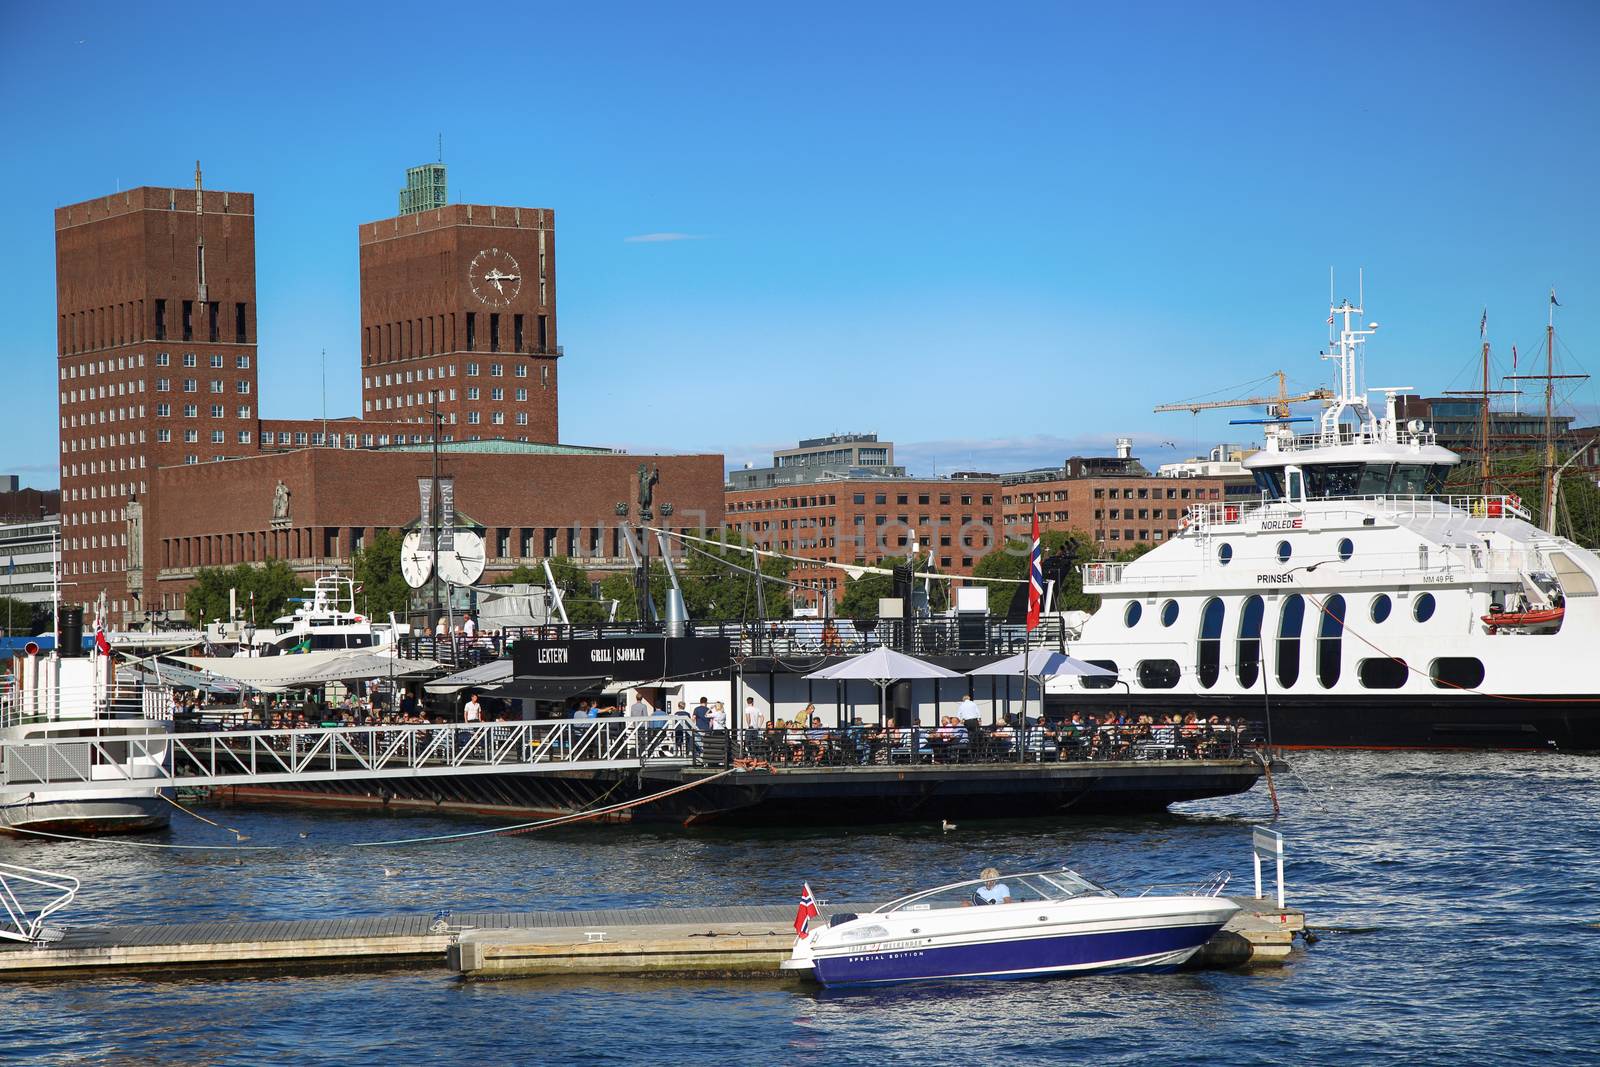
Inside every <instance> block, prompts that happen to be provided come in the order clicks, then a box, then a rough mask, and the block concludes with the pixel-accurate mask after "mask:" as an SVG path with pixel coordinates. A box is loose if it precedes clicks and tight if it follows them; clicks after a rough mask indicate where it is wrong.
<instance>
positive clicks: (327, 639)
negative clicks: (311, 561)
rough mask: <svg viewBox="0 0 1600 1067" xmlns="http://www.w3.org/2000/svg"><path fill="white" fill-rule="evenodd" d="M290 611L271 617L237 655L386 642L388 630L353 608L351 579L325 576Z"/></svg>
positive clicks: (372, 645)
mask: <svg viewBox="0 0 1600 1067" xmlns="http://www.w3.org/2000/svg"><path fill="white" fill-rule="evenodd" d="M305 593H306V596H304V597H302V598H301V599H300V603H299V606H298V607H296V608H295V609H294V611H293V612H292V613H291V614H288V615H284V616H282V617H280V618H277V619H274V620H273V622H272V630H271V632H270V633H269V632H263V631H257V632H256V633H255V634H254V635H253V638H248V639H246V640H244V641H242V642H241V644H240V646H239V654H241V655H246V656H277V655H284V654H289V653H294V652H327V651H330V650H333V649H346V648H370V649H378V648H380V647H383V646H385V645H387V644H388V643H389V640H388V638H389V635H390V633H391V631H390V629H389V628H387V627H384V626H374V625H373V623H372V620H371V619H369V618H368V617H367V616H366V615H364V614H362V613H361V612H359V611H357V610H356V588H355V582H354V581H352V580H351V579H349V578H346V577H343V576H341V575H325V576H323V577H321V578H318V579H317V580H316V583H315V584H314V585H313V586H312V588H310V589H307V590H305Z"/></svg>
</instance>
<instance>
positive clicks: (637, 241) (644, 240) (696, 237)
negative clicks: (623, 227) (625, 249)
mask: <svg viewBox="0 0 1600 1067" xmlns="http://www.w3.org/2000/svg"><path fill="white" fill-rule="evenodd" d="M622 240H623V241H624V243H626V244H631V245H644V244H660V243H661V242H663V241H704V240H705V235H704V234H699V233H636V234H634V235H633V236H632V237H624V238H623V239H622Z"/></svg>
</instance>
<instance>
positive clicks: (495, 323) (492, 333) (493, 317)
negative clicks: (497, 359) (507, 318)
mask: <svg viewBox="0 0 1600 1067" xmlns="http://www.w3.org/2000/svg"><path fill="white" fill-rule="evenodd" d="M489 351H491V352H498V351H500V313H499V312H498V311H491V312H489Z"/></svg>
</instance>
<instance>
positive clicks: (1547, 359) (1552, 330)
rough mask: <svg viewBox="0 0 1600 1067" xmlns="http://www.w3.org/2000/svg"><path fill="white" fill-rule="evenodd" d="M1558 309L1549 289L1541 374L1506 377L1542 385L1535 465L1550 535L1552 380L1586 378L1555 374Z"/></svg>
mask: <svg viewBox="0 0 1600 1067" xmlns="http://www.w3.org/2000/svg"><path fill="white" fill-rule="evenodd" d="M1560 306H1561V304H1560V302H1559V301H1557V300H1556V291H1555V289H1554V288H1552V289H1551V290H1550V317H1549V319H1548V321H1547V322H1546V324H1545V328H1544V373H1543V374H1513V375H1509V377H1511V378H1514V379H1522V380H1529V381H1542V382H1544V462H1543V463H1541V464H1540V466H1539V483H1540V488H1541V490H1542V491H1543V494H1544V516H1543V518H1544V522H1543V526H1544V528H1545V529H1546V530H1548V531H1549V532H1550V533H1555V532H1556V488H1557V487H1558V486H1559V485H1560V484H1561V481H1560V476H1559V471H1560V468H1559V466H1558V465H1557V464H1556V421H1555V408H1556V379H1558V378H1576V379H1581V378H1587V377H1588V375H1587V374H1557V373H1556V308H1558V307H1560Z"/></svg>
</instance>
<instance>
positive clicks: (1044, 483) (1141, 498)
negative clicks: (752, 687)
mask: <svg viewBox="0 0 1600 1067" xmlns="http://www.w3.org/2000/svg"><path fill="white" fill-rule="evenodd" d="M1004 481H1005V487H1004V490H1003V492H1002V494H1001V507H1002V509H1003V511H1004V524H1005V525H1004V529H1005V531H1006V533H1007V535H1008V536H1011V537H1017V538H1026V537H1027V536H1028V531H1029V530H1030V529H1031V527H1032V523H1033V513H1034V510H1035V508H1037V510H1038V513H1039V527H1040V529H1042V530H1078V531H1080V532H1082V533H1085V534H1088V535H1089V537H1090V539H1091V540H1092V541H1093V542H1094V544H1095V549H1096V551H1098V552H1100V553H1103V554H1110V553H1113V552H1116V551H1117V550H1118V549H1122V548H1132V547H1134V546H1136V545H1141V544H1160V543H1161V542H1163V541H1166V540H1167V539H1169V538H1171V537H1172V535H1173V534H1175V533H1177V532H1178V530H1179V528H1180V527H1181V526H1182V523H1183V518H1184V515H1185V514H1187V513H1188V510H1189V507H1190V505H1192V504H1199V503H1205V502H1206V501H1211V500H1221V499H1222V498H1223V497H1224V496H1225V495H1226V494H1227V485H1228V479H1226V478H1208V477H1201V478H1167V477H1161V476H1159V475H1154V474H1150V473H1149V472H1148V471H1145V470H1144V469H1143V468H1142V467H1141V468H1137V470H1128V471H1127V472H1126V473H1106V472H1100V471H1093V470H1091V469H1085V468H1084V467H1083V465H1082V464H1081V463H1080V465H1079V466H1077V467H1074V466H1073V463H1072V461H1068V463H1067V464H1066V465H1065V466H1064V467H1062V468H1061V469H1060V470H1059V471H1056V472H1051V473H1048V474H1045V473H1041V472H1033V471H1030V472H1027V473H1026V474H1015V475H1006V476H1005V478H1004Z"/></svg>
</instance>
